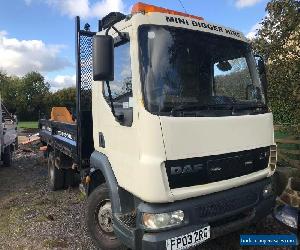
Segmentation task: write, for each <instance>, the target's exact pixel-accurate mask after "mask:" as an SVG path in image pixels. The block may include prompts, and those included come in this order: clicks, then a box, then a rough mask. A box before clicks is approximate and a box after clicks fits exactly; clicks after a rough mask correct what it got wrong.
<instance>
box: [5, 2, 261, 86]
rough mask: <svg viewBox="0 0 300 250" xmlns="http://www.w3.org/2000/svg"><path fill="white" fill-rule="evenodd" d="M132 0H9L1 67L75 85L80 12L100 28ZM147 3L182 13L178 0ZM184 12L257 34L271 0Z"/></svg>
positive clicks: (200, 5) (205, 5)
mask: <svg viewBox="0 0 300 250" xmlns="http://www.w3.org/2000/svg"><path fill="white" fill-rule="evenodd" d="M135 2H137V1H133V0H9V1H2V3H1V8H0V70H1V71H5V72H6V73H7V74H9V75H18V76H23V75H24V74H26V73H27V72H30V71H38V72H41V73H42V74H43V75H44V76H45V78H46V80H47V81H48V82H49V83H50V85H51V89H52V91H56V90H58V89H61V88H64V87H70V86H73V85H75V24H74V17H75V16H77V15H79V16H80V17H81V20H82V23H83V24H84V23H86V22H88V23H89V24H90V25H91V30H92V31H93V30H95V31H96V27H97V20H99V19H100V18H102V17H103V16H105V15H106V14H108V13H109V12H111V11H120V12H123V13H125V14H128V13H130V10H131V7H132V6H133V4H134V3H135ZM143 2H145V3H149V4H153V5H157V6H161V7H165V8H169V9H174V10H178V11H183V7H182V5H181V4H180V1H179V0H169V1H162V0H151V1H150V0H144V1H143ZM181 2H182V4H183V6H184V8H185V10H186V11H187V12H188V13H190V14H193V15H197V16H202V17H204V19H205V20H206V21H209V22H213V23H217V24H221V25H224V26H228V27H231V28H234V29H237V30H240V31H241V32H243V33H244V34H245V35H246V36H247V37H248V38H253V37H254V36H255V34H256V30H257V28H259V22H260V21H261V20H262V18H263V17H264V16H265V7H266V4H267V0H209V1H208V0H206V1H204V0H181Z"/></svg>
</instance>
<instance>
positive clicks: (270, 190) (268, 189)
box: [262, 183, 273, 198]
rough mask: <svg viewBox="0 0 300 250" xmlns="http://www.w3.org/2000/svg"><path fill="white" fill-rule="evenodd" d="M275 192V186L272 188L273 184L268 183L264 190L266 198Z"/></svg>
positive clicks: (263, 193)
mask: <svg viewBox="0 0 300 250" xmlns="http://www.w3.org/2000/svg"><path fill="white" fill-rule="evenodd" d="M272 194H273V188H272V184H271V183H270V184H268V185H266V186H265V188H264V189H263V191H262V195H263V197H264V198H268V197H269V196H271V195H272Z"/></svg>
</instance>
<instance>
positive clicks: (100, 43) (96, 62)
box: [93, 35, 114, 81]
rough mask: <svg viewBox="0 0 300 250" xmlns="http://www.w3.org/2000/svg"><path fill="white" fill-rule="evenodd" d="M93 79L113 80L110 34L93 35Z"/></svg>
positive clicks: (112, 46) (112, 43)
mask: <svg viewBox="0 0 300 250" xmlns="http://www.w3.org/2000/svg"><path fill="white" fill-rule="evenodd" d="M93 80H94V81H113V80H114V39H113V38H112V36H109V35H107V36H104V35H95V36H94V37H93Z"/></svg>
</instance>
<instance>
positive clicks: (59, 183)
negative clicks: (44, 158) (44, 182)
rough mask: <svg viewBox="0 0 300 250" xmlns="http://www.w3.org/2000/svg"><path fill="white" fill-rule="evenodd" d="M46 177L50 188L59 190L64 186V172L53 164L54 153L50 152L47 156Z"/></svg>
mask: <svg viewBox="0 0 300 250" xmlns="http://www.w3.org/2000/svg"><path fill="white" fill-rule="evenodd" d="M48 177H49V185H50V188H51V190H53V191H55V190H59V189H63V188H64V179H65V173H64V170H63V169H61V168H60V169H58V168H57V167H56V166H55V159H54V153H53V152H50V153H49V157H48Z"/></svg>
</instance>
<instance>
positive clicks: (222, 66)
mask: <svg viewBox="0 0 300 250" xmlns="http://www.w3.org/2000/svg"><path fill="white" fill-rule="evenodd" d="M217 68H218V69H219V70H221V71H223V72H226V71H229V70H231V69H232V66H231V64H230V62H228V61H222V62H219V63H218V64H217Z"/></svg>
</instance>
